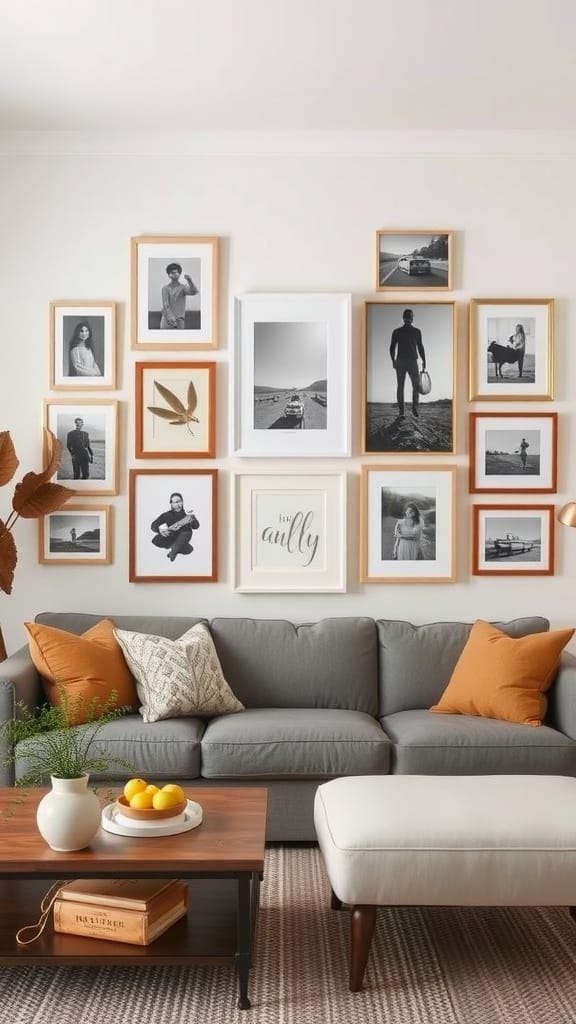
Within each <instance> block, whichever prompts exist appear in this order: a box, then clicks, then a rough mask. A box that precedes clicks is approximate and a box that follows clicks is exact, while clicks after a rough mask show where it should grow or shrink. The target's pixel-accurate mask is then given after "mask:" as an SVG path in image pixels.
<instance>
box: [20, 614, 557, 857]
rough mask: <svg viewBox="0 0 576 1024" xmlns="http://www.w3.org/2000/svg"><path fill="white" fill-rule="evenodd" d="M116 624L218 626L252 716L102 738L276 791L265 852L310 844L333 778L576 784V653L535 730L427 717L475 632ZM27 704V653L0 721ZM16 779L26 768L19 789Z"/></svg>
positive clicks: (65, 617)
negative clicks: (547, 778) (539, 779)
mask: <svg viewBox="0 0 576 1024" xmlns="http://www.w3.org/2000/svg"><path fill="white" fill-rule="evenodd" d="M103 617H104V616H103V615H87V614H81V613H74V612H70V613H64V612H60V613H43V614H41V615H38V616H37V619H36V621H37V622H42V623H45V624H46V625H50V626H55V627H57V628H60V629H66V630H68V631H70V632H73V633H77V634H79V633H83V632H85V630H87V629H89V628H90V627H91V626H93V625H94V624H95V623H96V622H98V621H99V620H100V619H101V618H103ZM107 617H109V618H112V619H113V621H114V622H115V624H116V625H117V626H119V627H120V628H121V629H128V630H134V631H137V632H141V633H156V634H160V635H162V636H167V637H170V638H172V639H176V638H177V637H179V636H181V635H182V634H183V633H184V632H185V631H186V630H187V629H189V628H190V626H192V625H194V623H195V622H205V623H206V624H207V625H208V626H209V628H210V631H211V633H212V636H213V639H214V643H215V646H216V650H217V652H218V656H219V658H220V662H221V665H222V668H223V671H224V675H225V677H226V679H227V680H228V682H229V684H230V686H231V687H232V689H233V691H234V693H235V694H236V696H237V697H238V698H239V700H241V701H242V703H243V704H244V705H245V708H246V710H245V711H243V712H240V713H238V714H232V715H225V716H223V717H220V718H213V719H211V720H209V721H206V720H202V719H199V718H178V719H171V720H169V721H160V722H154V723H151V724H145V723H143V722H142V719H141V717H140V715H138V714H133V715H129V716H127V717H125V718H121V719H118V720H117V721H115V722H111V723H109V724H108V725H106V726H105V727H104V729H103V730H102V733H101V736H102V739H103V740H105V742H106V743H107V744H109V745H110V747H112V748H113V749H114V752H115V753H116V754H118V756H122V757H124V758H126V759H127V760H128V761H130V763H131V764H133V765H134V766H135V769H136V771H137V773H138V774H141V775H143V776H144V777H146V778H149V779H150V780H154V781H158V780H171V781H184V782H186V783H188V784H189V785H194V786H214V785H218V786H221V785H226V786H247V785H248V786H250V785H256V786H262V785H264V786H266V787H268V789H269V793H270V799H269V820H268V831H267V836H268V839H269V840H282V841H289V840H311V839H314V838H315V832H314V825H313V817H312V814H313V800H314V794H315V791H316V788H317V786H318V785H319V783H320V782H324V781H326V780H327V779H331V778H334V777H337V776H342V775H374V774H383V773H388V772H394V773H399V774H426V775H429V774H434V775H455V774H458V775H483V774H499V773H503V774H538V775H539V774H552V775H570V776H576V658H574V657H573V656H572V655H570V654H564V655H563V657H562V662H561V666H560V669H559V671H558V674H557V677H556V679H555V681H554V684H553V686H552V688H551V691H550V695H549V697H550V699H549V712H548V716H547V719H546V723H545V724H544V725H543V726H542V727H540V728H532V727H530V726H523V725H512V724H509V723H506V722H500V721H494V720H493V719H486V718H476V717H470V716H464V715H440V714H434V713H431V712H430V711H429V710H428V708H429V707H430V706H431V705H432V704H434V703H435V702H436V701H437V700H438V699H439V697H440V695H441V693H442V692H443V690H444V688H445V686H446V683H447V682H448V680H449V678H450V675H451V673H452V670H453V668H454V665H455V664H456V661H457V660H458V657H459V655H460V653H461V651H462V649H463V647H464V645H465V643H466V640H467V638H468V634H469V632H470V628H471V624H468V623H462V622H441V623H430V624H427V625H420V626H416V625H412V624H411V623H409V622H402V621H396V620H390V619H371V618H367V617H356V618H331V619H323V620H322V621H319V622H316V623H311V624H304V625H298V626H296V625H293V624H292V623H290V622H286V621H283V620H273V619H248V618H215V619H212V620H211V621H208V620H206V619H199V618H184V617H182V618H180V617H163V616H142V615H138V616H129V615H118V616H107ZM497 625H498V626H499V627H500V628H501V629H502V630H504V631H505V632H506V633H508V634H509V635H510V636H516V637H517V636H523V635H526V634H528V633H536V632H541V631H543V630H546V629H548V628H549V623H548V621H547V620H546V619H543V618H540V617H533V618H522V619H516V620H513V621H511V622H507V623H502V622H500V623H497ZM19 699H20V700H25V701H26V703H28V704H29V705H30V706H32V707H34V706H37V705H38V704H39V703H41V702H42V701H43V691H42V684H41V680H40V678H39V676H38V674H37V672H36V670H35V668H34V666H33V664H32V662H31V660H30V657H29V654H28V648H27V647H25V648H22V649H21V650H20V651H17V652H16V653H15V654H13V655H12V656H11V657H10V658H8V659H7V660H6V661H4V662H2V663H0V720H1V719H2V718H7V717H12V715H13V712H14V702H15V701H16V700H19ZM18 770H19V769H18V763H16V777H18ZM20 772H21V769H20ZM129 774H130V773H129V772H121V771H118V773H116V774H115V775H114V776H110V777H109V778H113V779H114V780H122V779H124V778H126V777H127V776H128V775H129ZM0 781H1V782H2V784H3V785H11V784H12V783H13V781H14V776H13V775H12V774H11V773H10V771H9V770H8V769H5V770H4V776H3V777H0ZM94 781H97V780H96V779H94Z"/></svg>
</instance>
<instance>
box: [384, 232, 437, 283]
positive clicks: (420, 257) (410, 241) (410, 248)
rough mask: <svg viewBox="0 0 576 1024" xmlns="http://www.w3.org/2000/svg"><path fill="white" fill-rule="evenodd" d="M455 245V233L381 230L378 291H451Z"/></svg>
mask: <svg viewBox="0 0 576 1024" xmlns="http://www.w3.org/2000/svg"><path fill="white" fill-rule="evenodd" d="M453 244H454V234H453V232H452V231H430V230H429V229H424V230H423V231H417V230H415V229H410V230H408V231H398V230H394V229H391V230H382V231H377V232H376V290H377V291H379V292H383V291H401V290H402V289H403V288H409V289H410V290H411V291H414V290H420V289H421V290H422V291H428V290H429V289H434V290H435V291H450V289H451V288H452V276H453V274H452V270H453V263H454V256H453Z"/></svg>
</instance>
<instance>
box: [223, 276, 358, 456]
mask: <svg viewBox="0 0 576 1024" xmlns="http://www.w3.org/2000/svg"><path fill="white" fill-rule="evenodd" d="M350 318H351V296H350V295H349V294H343V293H309V294H308V293H304V294H289V293H287V294H272V293H270V294H268V293H263V294H258V293H253V294H247V295H242V296H239V297H238V298H237V299H236V305H235V328H236V330H235V351H234V416H233V439H232V448H233V452H234V454H235V455H239V456H244V455H246V456H259V457H261V456H270V457H285V456H292V457H313V456H320V457H326V456H348V455H350V443H351V442H350V437H351V431H350V426H351V424H350Z"/></svg>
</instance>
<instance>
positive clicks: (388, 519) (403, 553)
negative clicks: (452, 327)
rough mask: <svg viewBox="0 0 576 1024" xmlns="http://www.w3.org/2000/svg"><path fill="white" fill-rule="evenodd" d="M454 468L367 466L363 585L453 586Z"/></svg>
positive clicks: (363, 496) (362, 535) (362, 519)
mask: <svg viewBox="0 0 576 1024" xmlns="http://www.w3.org/2000/svg"><path fill="white" fill-rule="evenodd" d="M455 479H456V469H455V467H454V466H434V467H429V466H368V465H365V466H362V467H361V490H360V580H361V582H363V583H454V581H455V579H456V569H455V557H456V556H455V551H456V548H455V522H456V515H455Z"/></svg>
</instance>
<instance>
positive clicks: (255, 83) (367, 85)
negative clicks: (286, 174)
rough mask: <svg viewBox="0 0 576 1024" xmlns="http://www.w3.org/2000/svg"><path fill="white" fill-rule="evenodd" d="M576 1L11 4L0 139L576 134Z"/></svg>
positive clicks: (2, 55) (4, 39)
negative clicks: (108, 134)
mask: <svg viewBox="0 0 576 1024" xmlns="http://www.w3.org/2000/svg"><path fill="white" fill-rule="evenodd" d="M575 37H576V3H575V2H574V0H546V2H545V3H540V2H538V3H537V2H536V0H188V2H187V3H176V2H174V0H172V2H169V0H26V2H23V0H0V131H16V130H22V131H110V130H112V131H117V130H120V131H127V130H130V131H161V130H163V131H170V132H174V131H178V132H194V131H246V130H251V131H302V130H329V131H387V130H394V131H398V130H411V131H413V130H426V129H428V130H430V129H433V130H452V129H467V130H469V131H470V130H492V129H494V130H502V129H554V130H563V129H570V130H572V129H574V128H576V103H575V102H574V100H575V97H576V61H575V59H574V50H575V41H576V40H575Z"/></svg>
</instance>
